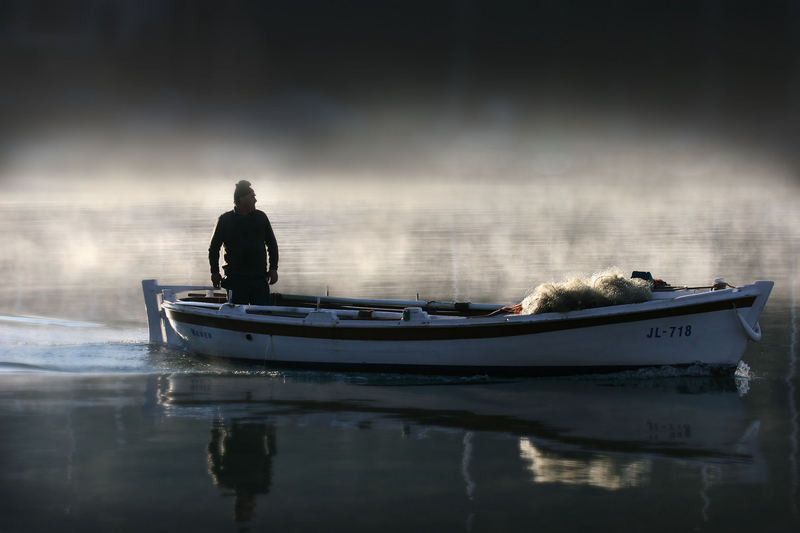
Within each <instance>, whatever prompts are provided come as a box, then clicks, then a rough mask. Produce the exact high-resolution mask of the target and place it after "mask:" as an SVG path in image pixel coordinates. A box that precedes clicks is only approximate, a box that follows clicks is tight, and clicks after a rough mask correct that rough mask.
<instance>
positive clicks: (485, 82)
mask: <svg viewBox="0 0 800 533" xmlns="http://www.w3.org/2000/svg"><path fill="white" fill-rule="evenodd" d="M0 50H2V52H0V68H1V69H2V72H3V80H4V81H3V83H2V84H0V114H2V126H1V128H2V129H1V130H0V158H2V159H0V165H2V162H3V161H8V160H10V159H13V156H14V155H15V154H17V153H18V152H19V151H20V150H23V149H30V147H32V146H33V147H35V146H36V143H37V142H39V140H40V139H43V138H53V137H56V138H59V137H64V136H67V137H68V136H84V137H85V138H87V139H90V140H91V139H101V138H102V139H104V141H103V142H104V143H105V144H104V146H107V145H108V143H112V144H113V143H114V142H118V143H130V142H131V141H132V140H134V139H137V138H141V137H147V136H155V138H159V139H162V140H164V142H163V143H161V144H160V146H161V147H162V148H163V149H168V147H169V139H177V138H180V137H181V136H184V135H192V136H195V138H196V137H197V136H203V135H212V134H213V136H215V138H219V137H220V136H222V137H225V136H227V137H228V138H230V139H237V138H247V139H249V140H251V141H252V140H253V139H256V141H255V143H256V145H258V144H259V143H263V144H264V146H270V147H272V148H275V147H279V149H282V150H286V151H292V150H293V153H294V154H295V155H296V156H297V155H298V154H301V155H302V156H304V157H310V158H314V157H317V156H319V157H322V158H323V159H324V157H325V156H324V154H326V153H334V152H336V151H337V150H341V149H343V147H345V146H347V145H358V146H361V147H362V148H364V149H365V152H368V153H374V152H375V151H376V150H381V149H382V148H385V147H386V146H391V147H392V151H394V152H396V153H400V154H403V155H402V157H404V158H409V159H410V158H413V157H414V145H413V142H411V140H410V139H412V138H413V137H414V136H415V135H417V134H422V135H424V134H425V132H431V131H435V132H436V135H437V136H439V135H444V136H447V135H449V134H451V133H453V132H458V131H463V130H464V129H465V128H472V129H477V130H480V129H481V128H487V127H500V128H501V129H505V130H507V131H510V132H511V134H512V136H523V135H524V134H525V133H526V132H530V131H532V130H533V129H536V128H537V127H540V128H543V127H545V126H543V125H542V121H541V120H540V119H541V117H542V116H544V115H547V116H548V117H550V118H551V119H552V120H551V121H550V122H548V123H547V124H551V123H552V122H553V121H556V122H558V121H561V122H572V123H573V126H575V127H578V128H579V127H580V124H583V123H588V122H591V121H594V122H592V123H593V124H598V123H601V124H607V123H608V121H609V120H614V121H620V120H621V121H624V122H625V123H626V124H627V126H626V127H627V131H629V132H632V135H633V136H636V135H637V132H639V131H641V130H642V129H643V128H645V129H646V128H650V127H654V125H655V126H656V127H659V128H673V129H676V130H678V131H692V132H694V134H697V132H700V133H699V134H700V135H705V136H712V137H716V138H724V139H725V140H726V141H729V142H732V143H738V144H741V145H743V146H748V147H751V148H752V147H755V149H756V150H760V151H765V152H768V153H769V154H770V155H771V156H774V157H776V158H778V159H779V160H781V161H783V162H786V163H788V164H790V165H793V167H792V168H794V166H796V164H797V156H796V153H797V146H798V142H799V141H800V117H799V113H800V97H798V94H800V91H798V89H800V52H799V50H800V4H797V3H796V2H791V1H766V2H755V1H754V2H735V1H734V2H731V1H712V0H708V1H696V2H682V1H671V2H641V1H605V2H593V1H587V0H581V1H530V2H527V1H526V2H509V1H492V2H480V1H426V2H416V1H407V0H405V1H378V2H374V1H372V2H368V1H336V2H334V1H322V0H310V1H293V2H283V1H280V2H274V1H271V2H268V1H207V0H199V1H191V0H185V1H171V2H166V1H161V0H131V1H123V0H119V1H104V0H76V1H70V2H61V1H37V0H33V1H31V0H3V1H2V3H0ZM609 117H611V119H610V118H609ZM604 121H605V122H604ZM604 133H605V132H604V131H603V130H602V127H600V128H599V129H598V130H597V131H596V134H597V135H599V136H602V135H604ZM109 138H111V139H112V140H109ZM114 139H116V141H115V140H114ZM98 142H99V141H98ZM320 154H322V155H320ZM1 171H2V168H0V172H1Z"/></svg>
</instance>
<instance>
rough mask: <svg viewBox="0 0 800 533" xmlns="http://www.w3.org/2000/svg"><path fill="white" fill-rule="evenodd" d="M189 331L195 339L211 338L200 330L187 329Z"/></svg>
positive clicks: (207, 333) (209, 334)
mask: <svg viewBox="0 0 800 533" xmlns="http://www.w3.org/2000/svg"><path fill="white" fill-rule="evenodd" d="M189 331H190V332H191V333H192V335H194V336H195V337H202V338H204V339H210V338H211V333H209V332H207V331H203V330H202V329H195V328H189Z"/></svg>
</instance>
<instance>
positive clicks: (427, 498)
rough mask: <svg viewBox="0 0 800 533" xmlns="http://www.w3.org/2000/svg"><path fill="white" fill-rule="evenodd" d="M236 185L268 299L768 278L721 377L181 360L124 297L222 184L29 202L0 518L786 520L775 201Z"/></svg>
mask: <svg viewBox="0 0 800 533" xmlns="http://www.w3.org/2000/svg"><path fill="white" fill-rule="evenodd" d="M256 190H257V192H258V193H259V200H260V207H261V208H263V209H265V210H266V211H267V212H268V213H269V214H270V218H271V219H272V222H273V225H274V226H275V231H276V234H277V236H278V239H279V243H280V246H281V267H280V272H281V281H280V283H279V284H278V285H277V286H276V288H277V290H280V291H284V292H304V293H312V294H313V293H316V294H322V293H324V291H325V289H326V286H327V287H328V289H329V290H330V292H331V294H333V295H341V296H350V295H363V296H375V297H396V298H406V297H416V294H417V293H419V295H420V297H421V298H429V299H434V298H439V299H445V298H446V299H461V300H472V301H492V302H501V303H510V302H514V301H519V300H520V299H521V298H522V297H523V296H524V295H525V294H526V292H527V291H528V290H529V289H531V288H532V287H534V286H535V285H536V284H538V283H541V282H547V281H557V280H559V279H562V278H564V277H565V276H567V275H570V274H591V273H592V272H594V271H597V270H600V269H603V268H606V267H609V266H613V265H616V266H619V267H620V268H621V269H623V270H625V271H628V270H650V271H652V272H653V274H654V275H655V276H657V277H661V278H664V279H666V280H668V281H671V282H673V283H676V284H677V283H686V284H690V285H703V284H707V283H709V282H710V281H712V280H713V279H714V278H715V277H720V276H722V277H725V278H726V279H727V280H728V281H729V282H731V283H733V284H742V283H746V282H750V281H752V280H755V279H773V280H775V281H776V287H775V291H774V292H773V296H772V298H771V299H770V302H769V304H768V305H767V308H766V310H765V313H764V315H763V317H762V319H761V326H762V328H763V331H764V338H763V340H762V341H761V342H760V343H758V344H751V345H750V346H749V348H748V350H747V352H746V353H745V356H744V361H745V362H746V363H747V364H748V365H749V366H750V371H749V372H742V373H740V375H737V376H727V377H715V376H711V375H708V373H707V372H706V371H705V370H704V369H702V368H694V369H689V370H688V371H682V372H676V371H674V370H671V369H661V370H656V371H647V372H628V373H622V374H614V375H610V376H584V377H580V378H577V377H575V378H571V377H564V378H547V379H537V378H533V379H518V380H514V379H506V380H495V379H492V378H491V377H487V376H474V377H470V378H448V377H426V376H403V375H386V374H336V373H322V372H320V373H314V372H283V371H280V372H278V371H272V370H270V369H263V368H259V367H252V366H238V365H237V366H228V365H225V364H222V363H219V362H211V361H202V360H200V361H198V360H194V359H192V358H190V357H188V356H186V355H184V354H182V353H177V352H170V351H164V350H159V349H152V348H150V347H148V345H147V338H146V329H145V326H144V310H143V304H142V302H141V295H140V287H139V282H140V280H141V279H142V278H149V277H152V278H158V279H159V280H160V281H163V282H165V283H167V282H175V283H184V282H189V283H206V282H207V279H206V277H207V265H206V264H205V253H206V248H207V243H208V238H209V236H210V232H211V229H212V227H213V222H214V219H215V218H216V216H217V215H218V214H219V213H221V212H222V211H223V210H225V209H227V208H228V205H227V202H226V200H227V198H228V196H229V192H230V191H227V188H226V189H224V190H219V191H218V190H216V189H211V190H209V191H208V192H207V194H204V195H203V196H202V198H189V199H188V200H184V199H181V200H178V199H176V200H175V201H169V200H168V199H167V200H164V199H162V200H161V201H159V202H157V203H154V202H151V201H148V200H136V199H135V198H134V199H131V198H127V199H123V200H124V201H123V200H120V201H119V202H118V203H114V204H112V205H98V204H94V203H92V202H88V201H78V200H75V201H70V202H67V201H58V200H54V201H52V202H50V203H46V204H42V205H41V206H40V208H39V209H36V210H33V211H31V210H30V209H29V207H30V206H29V205H26V204H24V203H21V202H17V201H14V200H13V199H7V200H4V201H3V202H0V235H2V237H0V239H2V240H0V245H1V246H0V247H2V249H3V250H4V256H3V258H2V259H0V261H2V266H3V271H4V278H3V279H2V280H0V424H2V428H3V430H2V433H0V457H2V461H3V468H2V471H0V506H2V509H0V531H3V532H23V531H25V532H28V531H51V530H53V528H54V527H58V529H59V530H63V531H108V530H117V531H142V530H145V529H146V530H148V531H174V530H178V529H180V530H187V531H188V530H194V531H250V530H252V531H258V530H266V529H273V530H287V529H288V530H292V529H294V530H297V529H303V530H312V529H323V528H324V529H333V530H348V531H349V530H363V531H367V530H369V531H371V530H376V529H379V528H380V529H381V530H392V531H394V530H396V531H408V530H411V529H419V530H445V531H499V530H511V531H522V530H524V531H530V530H541V531H562V530H566V531H570V530H574V531H587V530H590V531H591V530H629V531H630V530H634V531H640V530H645V529H646V530H653V531H731V530H735V531H746V530H750V529H756V528H757V529H760V530H766V531H796V530H797V528H798V527H800V490H799V487H800V480H799V479H798V477H799V476H800V465H799V464H798V462H800V451H799V450H798V439H800V434H799V433H800V431H799V429H798V424H799V423H800V419H799V418H798V408H799V406H800V393H798V388H800V380H798V376H797V342H798V334H797V328H798V319H797V306H798V303H797V296H798V287H797V281H796V280H797V276H798V262H797V261H798V260H797V256H798V251H800V237H798V229H797V228H800V213H799V212H798V210H797V208H796V206H797V205H798V200H800V194H798V190H797V188H796V187H795V186H793V185H789V184H774V185H770V186H764V185H744V184H742V185H737V186H735V187H734V186H731V187H728V188H726V190H727V191H728V195H727V196H724V195H720V194H719V188H716V187H712V186H708V187H703V186H700V185H697V184H692V183H691V180H688V181H687V182H686V183H685V184H684V186H668V187H667V186H655V185H650V186H642V187H636V186H630V185H627V186H622V185H620V186H619V187H615V186H610V185H608V184H605V185H603V186H601V185H593V184H591V183H589V184H584V185H581V186H574V185H571V186H567V185H562V184H560V183H559V182H558V181H557V180H554V181H551V182H547V181H545V182H539V183H537V184H536V185H532V184H514V185H509V184H500V185H495V184H482V183H472V184H466V185H463V184H462V185H459V186H456V185H447V186H445V185H441V184H440V185H436V186H434V187H424V186H422V185H421V184H396V185H392V186H390V185H386V184H383V185H381V186H371V185H369V184H365V183H359V184H354V185H353V186H352V187H351V188H348V187H346V186H341V185H340V186H339V187H338V188H332V187H330V186H328V187H319V188H315V187H310V186H309V187H300V186H297V185H292V184H288V183H270V184H269V185H268V186H262V187H261V189H259V188H258V187H257V188H256ZM273 196H274V197H273ZM209 198H211V199H209ZM218 198H220V199H223V200H220V201H218V200H217V199H218Z"/></svg>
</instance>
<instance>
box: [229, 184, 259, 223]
mask: <svg viewBox="0 0 800 533" xmlns="http://www.w3.org/2000/svg"><path fill="white" fill-rule="evenodd" d="M233 203H234V204H236V207H238V211H239V213H241V214H243V215H246V214H247V213H249V212H251V211H253V210H254V209H255V208H256V193H255V192H254V191H253V188H252V187H251V186H250V182H249V181H247V180H241V181H240V182H239V183H237V184H236V189H235V190H234V191H233Z"/></svg>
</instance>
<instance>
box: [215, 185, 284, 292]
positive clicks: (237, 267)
mask: <svg viewBox="0 0 800 533" xmlns="http://www.w3.org/2000/svg"><path fill="white" fill-rule="evenodd" d="M233 203H234V208H233V210H232V211H227V212H225V213H223V214H222V215H220V217H219V219H218V220H217V226H216V228H214V234H213V235H212V237H211V243H210V244H209V246H208V262H209V264H210V265H211V283H212V284H213V285H214V287H215V288H219V287H220V286H222V287H223V288H225V289H227V290H228V291H231V292H232V299H231V301H232V302H233V303H235V304H254V305H269V286H270V285H272V284H274V283H277V281H278V242H277V241H276V240H275V234H274V233H273V232H272V225H271V224H270V223H269V218H267V215H266V214H265V213H264V212H263V211H259V210H258V209H256V193H255V192H254V191H253V188H252V187H251V186H250V182H249V181H247V180H241V181H240V182H239V183H237V184H236V189H235V190H234V191H233ZM223 245H224V246H225V263H226V264H225V265H223V267H222V268H223V269H224V270H225V278H224V279H223V277H222V276H221V275H220V272H219V250H220V247H221V246H223ZM265 245H266V248H265ZM267 252H269V268H267Z"/></svg>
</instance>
